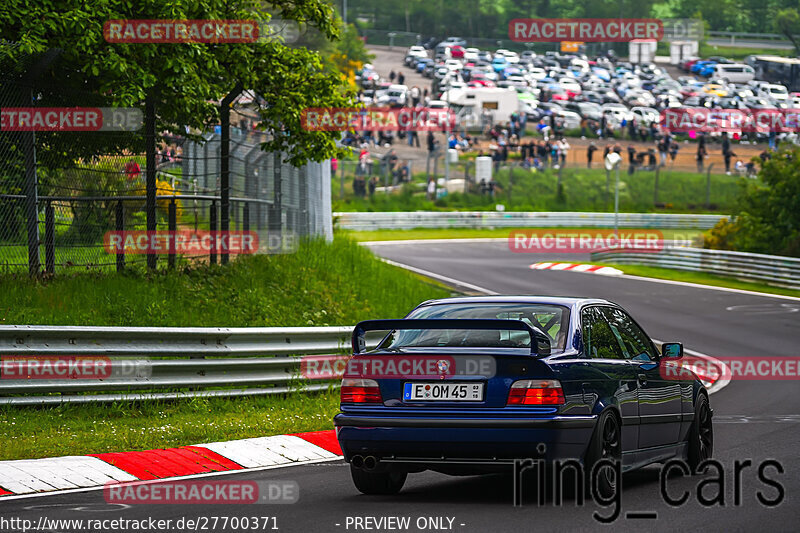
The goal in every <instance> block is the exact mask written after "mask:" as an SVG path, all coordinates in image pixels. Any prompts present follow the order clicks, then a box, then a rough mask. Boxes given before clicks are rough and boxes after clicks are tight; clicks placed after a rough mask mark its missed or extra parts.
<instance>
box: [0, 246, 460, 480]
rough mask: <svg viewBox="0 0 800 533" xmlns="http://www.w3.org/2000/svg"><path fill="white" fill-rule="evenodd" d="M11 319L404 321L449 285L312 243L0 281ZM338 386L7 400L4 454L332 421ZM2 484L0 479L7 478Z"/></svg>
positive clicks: (205, 438)
mask: <svg viewBox="0 0 800 533" xmlns="http://www.w3.org/2000/svg"><path fill="white" fill-rule="evenodd" d="M0 294H2V297H1V298H2V299H0V319H2V323H4V324H55V325H107V326H187V327H188V326H207V327H211V326H225V327H234V326H323V325H352V324H354V323H356V322H358V321H359V320H364V319H367V318H400V317H402V316H404V315H405V314H406V313H407V312H408V311H409V310H410V309H411V308H412V307H414V306H415V305H417V304H418V303H419V302H421V301H423V300H426V299H429V298H441V297H445V296H449V295H450V294H451V291H450V290H449V289H447V288H445V287H443V286H441V285H439V284H436V283H433V282H430V281H428V280H426V279H423V278H421V277H420V276H418V275H416V274H413V273H410V272H407V271H405V270H403V269H400V268H397V267H393V266H390V265H387V264H385V263H383V262H381V261H380V260H379V259H377V258H376V257H375V256H374V255H373V254H372V253H371V252H370V251H369V250H367V249H366V248H364V247H363V246H359V245H358V244H357V243H356V242H355V241H353V240H350V239H347V238H345V237H342V236H337V238H336V239H335V240H334V242H333V243H325V242H322V241H310V242H305V243H303V244H302V245H301V246H300V249H299V250H298V252H297V253H295V254H287V255H273V256H254V257H246V258H242V259H240V260H237V261H235V262H233V263H231V264H230V265H228V266H226V267H222V266H201V267H198V268H196V269H193V270H189V271H187V272H158V273H155V274H151V273H147V272H143V271H136V270H133V271H131V272H129V273H127V274H124V275H116V274H89V273H87V274H80V275H70V276H56V277H55V278H53V279H49V280H45V281H31V280H29V279H27V277H25V276H13V275H12V276H5V277H1V278H0ZM337 408H338V392H336V391H332V392H322V393H308V394H293V395H286V396H274V397H249V398H248V397H245V398H229V399H224V398H209V399H194V398H193V399H181V400H176V401H172V402H136V403H122V402H116V403H107V404H97V405H92V404H86V405H70V404H65V405H60V406H53V407H49V406H48V407H11V406H0V442H2V443H3V445H2V446H0V460H8V459H31V458H37V457H49V456H54V455H73V454H77V455H81V454H87V453H98V452H106V451H125V450H139V449H150V448H163V447H168V446H181V445H190V444H200V443H204V442H214V441H220V440H231V439H237V438H245V437H259V436H265V435H273V434H281V433H293V432H299V431H313V430H321V429H330V428H331V427H332V423H331V419H332V417H333V414H334V413H335V412H336V410H337ZM0 484H1V483H0Z"/></svg>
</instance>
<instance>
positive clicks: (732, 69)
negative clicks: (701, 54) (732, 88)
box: [711, 63, 756, 83]
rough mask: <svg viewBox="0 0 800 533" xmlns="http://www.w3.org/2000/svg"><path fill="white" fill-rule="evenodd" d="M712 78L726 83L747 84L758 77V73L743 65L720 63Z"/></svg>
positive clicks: (716, 66) (715, 68)
mask: <svg viewBox="0 0 800 533" xmlns="http://www.w3.org/2000/svg"><path fill="white" fill-rule="evenodd" d="M711 77H712V78H716V79H718V80H722V81H724V82H726V83H747V82H748V81H750V80H752V79H753V78H755V77H756V71H755V70H754V69H753V67H751V66H750V65H744V64H741V63H718V64H717V65H715V66H714V73H713V74H712V75H711Z"/></svg>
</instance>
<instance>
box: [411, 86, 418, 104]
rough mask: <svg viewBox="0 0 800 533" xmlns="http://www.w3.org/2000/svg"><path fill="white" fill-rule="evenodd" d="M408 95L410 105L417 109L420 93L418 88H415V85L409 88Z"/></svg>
mask: <svg viewBox="0 0 800 533" xmlns="http://www.w3.org/2000/svg"><path fill="white" fill-rule="evenodd" d="M409 94H410V95H411V104H412V105H413V106H414V107H417V106H418V105H419V98H420V91H419V87H417V86H416V85H414V86H413V87H412V88H411V90H410V91H409Z"/></svg>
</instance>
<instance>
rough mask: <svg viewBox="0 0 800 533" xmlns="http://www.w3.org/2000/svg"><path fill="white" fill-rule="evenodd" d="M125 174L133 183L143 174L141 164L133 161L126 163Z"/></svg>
mask: <svg viewBox="0 0 800 533" xmlns="http://www.w3.org/2000/svg"><path fill="white" fill-rule="evenodd" d="M123 172H124V173H125V176H127V178H128V181H133V180H135V179H137V178H138V177H139V174H141V173H142V169H141V167H140V166H139V163H137V162H136V161H134V160H133V159H131V160H129V161H128V162H127V163H125V167H124V168H123Z"/></svg>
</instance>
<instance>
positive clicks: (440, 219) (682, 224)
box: [333, 211, 727, 231]
mask: <svg viewBox="0 0 800 533" xmlns="http://www.w3.org/2000/svg"><path fill="white" fill-rule="evenodd" d="M333 216H334V220H335V221H336V224H337V227H339V228H341V229H348V230H356V231H373V230H381V229H413V228H489V227H495V228H516V227H538V228H550V227H597V228H613V227H614V213H572V212H501V211H398V212H377V213H371V212H341V213H334V214H333ZM721 218H727V217H726V216H724V215H684V214H668V213H620V214H619V227H621V228H654V229H696V228H697V229H710V228H712V227H714V225H715V224H716V223H717V222H719V220H720V219H721Z"/></svg>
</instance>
